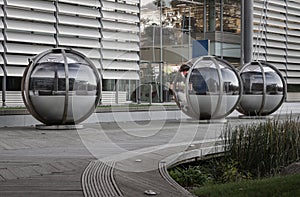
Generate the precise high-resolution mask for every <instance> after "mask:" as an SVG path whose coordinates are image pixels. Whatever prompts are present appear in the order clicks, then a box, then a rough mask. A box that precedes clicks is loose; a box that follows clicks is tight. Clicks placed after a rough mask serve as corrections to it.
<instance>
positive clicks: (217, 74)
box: [173, 56, 242, 120]
mask: <svg viewBox="0 0 300 197" xmlns="http://www.w3.org/2000/svg"><path fill="white" fill-rule="evenodd" d="M241 88H242V85H241V80H240V77H239V75H238V73H237V71H236V70H235V69H234V68H233V66H231V65H230V64H229V63H227V62H226V61H224V60H221V59H218V58H215V57H211V56H204V57H201V58H198V59H193V60H191V61H189V62H187V63H186V64H183V65H182V66H181V68H180V70H179V73H178V75H177V77H176V79H175V81H174V87H173V91H174V93H175V100H176V103H177V105H178V106H179V108H180V109H181V110H182V111H183V112H184V113H185V114H186V115H188V116H190V117H191V118H193V119H197V120H210V119H221V118H224V117H226V116H227V115H229V114H230V113H231V112H232V111H233V110H234V109H235V107H236V106H237V104H238V102H239V100H240V96H241V92H242V90H241Z"/></svg>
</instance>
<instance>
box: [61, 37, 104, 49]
mask: <svg viewBox="0 0 300 197" xmlns="http://www.w3.org/2000/svg"><path fill="white" fill-rule="evenodd" d="M58 43H59V45H61V46H73V47H87V48H100V47H101V46H100V43H99V41H98V40H91V39H81V38H76V37H73V38H72V37H58Z"/></svg>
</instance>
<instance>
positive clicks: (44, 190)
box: [0, 118, 266, 197]
mask: <svg viewBox="0 0 300 197" xmlns="http://www.w3.org/2000/svg"><path fill="white" fill-rule="evenodd" d="M265 120H266V119H257V120H256V119H237V118H229V119H228V122H229V123H230V124H231V125H233V126H234V125H239V124H245V123H251V122H253V121H255V122H260V121H265ZM224 126H225V124H224V123H214V124H199V122H197V121H180V120H170V121H161V120H160V121H158V120H155V121H154V120H153V121H150V122H149V121H139V122H122V123H101V124H86V125H85V128H84V129H82V130H78V131H55V130H54V131H53V130H52V131H44V130H43V131H40V130H36V129H35V128H34V127H11V128H0V141H1V142H2V143H1V144H0V196H1V197H2V196H5V197H6V196H8V197H10V196H45V197H47V196H84V193H83V189H82V188H83V187H82V181H81V176H82V173H83V172H84V170H85V169H86V167H87V166H88V164H89V162H91V161H94V160H97V159H99V160H100V161H104V162H105V161H112V162H114V163H115V164H116V165H115V167H114V169H113V170H111V169H108V168H105V169H106V170H107V172H109V173H108V174H109V175H113V177H114V181H115V182H116V184H117V185H118V187H119V188H120V190H121V193H122V195H123V196H129V197H132V196H137V197H139V196H141V197H143V196H146V195H145V194H144V192H145V191H146V190H153V191H156V192H157V196H166V197H168V196H188V195H187V194H183V193H181V192H180V190H177V189H176V188H175V187H171V186H170V185H169V184H168V183H167V182H166V181H165V180H164V179H163V178H162V176H161V174H160V172H159V171H158V168H159V163H160V161H162V160H163V159H164V158H166V157H168V156H170V155H172V154H175V153H178V152H185V151H192V150H193V149H199V148H203V144H204V143H201V144H202V145H201V144H199V143H198V142H203V140H206V141H205V143H206V144H209V145H211V144H210V142H209V140H212V139H215V138H218V137H219V136H220V134H221V132H222V129H223V128H224ZM18 142H21V143H18ZM191 145H193V146H191ZM196 152H197V151H196ZM208 152H209V150H208ZM96 168H97V166H96ZM97 173H98V174H102V172H99V171H98V172H97ZM101 176H102V175H101ZM104 178H105V177H104ZM95 181H96V182H97V180H96V179H95Z"/></svg>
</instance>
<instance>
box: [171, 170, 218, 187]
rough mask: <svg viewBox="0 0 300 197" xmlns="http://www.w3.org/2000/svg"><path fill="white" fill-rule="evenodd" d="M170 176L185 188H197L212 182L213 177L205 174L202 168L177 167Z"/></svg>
mask: <svg viewBox="0 0 300 197" xmlns="http://www.w3.org/2000/svg"><path fill="white" fill-rule="evenodd" d="M169 174H170V176H171V177H172V178H173V179H174V180H175V181H176V182H177V183H179V184H180V185H181V186H183V187H195V186H201V185H205V184H208V183H210V182H211V181H212V179H211V175H210V174H207V173H205V172H203V171H202V170H201V167H200V166H188V167H175V168H173V169H171V170H170V171H169Z"/></svg>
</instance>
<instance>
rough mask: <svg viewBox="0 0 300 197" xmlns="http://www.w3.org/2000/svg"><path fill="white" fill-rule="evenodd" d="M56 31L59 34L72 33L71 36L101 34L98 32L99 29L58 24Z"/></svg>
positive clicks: (95, 36)
mask: <svg viewBox="0 0 300 197" xmlns="http://www.w3.org/2000/svg"><path fill="white" fill-rule="evenodd" d="M58 32H59V34H61V35H72V36H81V37H90V38H101V34H100V31H99V29H91V28H81V27H74V26H64V25H60V26H59V27H58Z"/></svg>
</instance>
